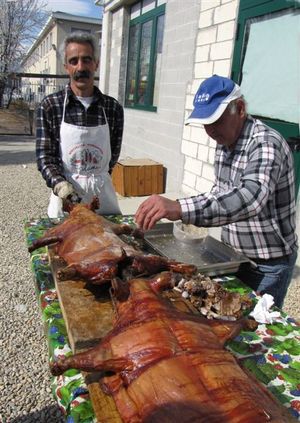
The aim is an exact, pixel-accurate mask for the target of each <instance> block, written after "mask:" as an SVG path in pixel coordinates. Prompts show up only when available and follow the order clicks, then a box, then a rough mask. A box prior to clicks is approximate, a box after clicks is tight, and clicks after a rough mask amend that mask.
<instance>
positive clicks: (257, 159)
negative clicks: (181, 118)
mask: <svg viewBox="0 0 300 423" xmlns="http://www.w3.org/2000/svg"><path fill="white" fill-rule="evenodd" d="M178 201H179V202H180V204H181V208H182V213H183V219H182V220H183V222H185V223H191V224H194V225H197V226H206V227H209V226H222V241H223V242H224V243H226V244H228V245H229V246H231V247H233V248H234V249H236V250H237V251H240V252H241V253H243V254H245V255H246V256H248V257H249V258H253V259H266V260H267V259H272V258H278V257H282V256H285V255H289V254H291V253H292V252H293V251H295V250H296V249H297V235H296V234H295V227H296V205H295V184H294V162H293V156H292V153H291V150H290V148H289V146H288V144H287V142H286V141H285V140H284V138H283V137H282V136H281V135H280V134H279V133H278V132H276V131H275V130H273V129H271V128H269V127H268V126H266V125H264V124H263V123H262V122H261V121H259V120H257V119H254V118H253V117H251V116H248V118H247V120H246V122H245V125H244V127H243V130H242V133H241V135H240V137H239V139H238V141H237V144H236V146H235V148H234V150H233V151H229V150H228V149H227V148H226V147H224V146H221V145H217V147H216V153H215V184H214V186H213V187H212V189H211V191H210V192H209V193H204V194H199V195H197V196H194V197H190V198H185V199H181V200H178Z"/></svg>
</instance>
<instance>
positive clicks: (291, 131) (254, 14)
mask: <svg viewBox="0 0 300 423" xmlns="http://www.w3.org/2000/svg"><path fill="white" fill-rule="evenodd" d="M296 9H297V13H298V12H299V9H300V2H299V1H297V0H240V5H239V14H238V23H237V32H236V40H235V46H234V53H233V61H232V72H231V78H232V79H233V80H234V81H235V82H237V83H239V84H240V83H241V81H242V77H243V64H244V59H245V54H246V49H247V43H248V36H249V27H250V25H251V20H252V21H253V18H263V17H264V16H266V17H269V16H272V14H273V16H275V14H276V13H277V14H278V12H279V13H280V12H283V13H285V12H287V11H294V10H295V11H296ZM266 54H268V52H266ZM295 89H298V87H295ZM246 100H247V99H246ZM254 116H255V117H257V118H258V119H260V120H261V121H263V122H265V123H266V124H267V125H268V126H270V127H272V128H274V129H275V130H277V131H278V132H280V133H281V134H282V135H283V136H284V138H285V139H286V140H287V142H288V144H289V146H290V147H291V150H292V151H293V157H294V168H295V190H296V196H297V197H299V188H300V131H299V122H298V124H297V123H293V122H287V121H284V120H280V116H278V119H271V118H268V117H264V116H259V115H254Z"/></svg>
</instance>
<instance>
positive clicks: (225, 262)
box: [144, 223, 251, 276]
mask: <svg viewBox="0 0 300 423" xmlns="http://www.w3.org/2000/svg"><path fill="white" fill-rule="evenodd" d="M144 242H145V246H146V249H147V250H150V251H151V252H153V253H154V254H159V255H161V256H165V257H167V258H169V259H173V260H176V261H180V262H183V263H188V264H194V265H195V266H197V268H198V269H199V272H201V273H203V274H205V275H208V276H217V275H225V274H233V273H236V272H237V271H238V270H239V268H240V266H241V265H242V264H244V263H249V264H250V263H251V261H250V260H249V259H248V258H247V257H245V256H243V255H241V254H239V253H237V252H236V251H235V250H233V249H232V248H230V247H228V246H227V245H225V244H224V243H223V242H220V241H218V240H217V239H215V238H213V237H211V236H209V235H208V236H206V237H204V238H202V239H199V240H194V241H193V243H190V244H189V243H185V242H182V241H180V240H178V239H177V238H175V237H174V235H173V223H158V224H157V225H156V226H155V227H154V228H153V229H151V230H150V231H147V232H146V233H145V239H144Z"/></svg>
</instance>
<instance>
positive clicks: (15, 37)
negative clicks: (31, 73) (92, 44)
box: [0, 0, 49, 106]
mask: <svg viewBox="0 0 300 423" xmlns="http://www.w3.org/2000/svg"><path fill="white" fill-rule="evenodd" d="M45 6H46V3H41V2H40V1H39V0H0V106H1V104H2V98H3V93H4V89H5V86H6V83H7V77H8V75H9V74H10V73H12V72H16V71H18V70H19V68H20V64H21V62H22V59H23V58H24V56H25V54H26V51H27V50H28V48H29V46H30V45H31V44H32V43H33V42H34V41H35V39H36V37H37V34H38V33H39V32H40V31H41V29H42V28H43V26H44V24H45V22H46V19H47V17H48V16H49V14H48V13H47V12H45V10H44V7H45Z"/></svg>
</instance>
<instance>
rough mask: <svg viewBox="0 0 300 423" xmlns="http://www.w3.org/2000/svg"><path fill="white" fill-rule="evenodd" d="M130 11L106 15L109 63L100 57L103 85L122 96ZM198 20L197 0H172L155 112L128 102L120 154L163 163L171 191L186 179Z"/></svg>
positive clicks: (109, 92)
mask: <svg viewBox="0 0 300 423" xmlns="http://www.w3.org/2000/svg"><path fill="white" fill-rule="evenodd" d="M187 3H188V7H187ZM127 13H128V12H127V10H126V9H124V8H120V9H118V10H117V11H115V12H113V11H112V12H111V13H110V12H107V13H106V15H105V18H104V19H107V21H106V24H107V22H108V21H109V22H110V23H108V26H109V28H108V29H107V34H108V35H107V39H106V41H105V40H103V41H102V42H104V43H106V44H105V50H106V52H109V54H107V57H106V61H107V63H106V65H105V63H103V62H102V60H101V63H102V64H103V66H106V74H107V73H108V74H109V76H108V77H107V78H106V81H105V83H103V84H102V82H103V81H101V73H100V88H101V89H102V90H104V92H106V93H107V94H109V95H112V96H114V97H116V98H118V99H119V100H120V101H121V102H122V101H123V98H124V91H125V76H126V67H125V65H124V63H126V56H127V48H126V40H127V34H126V30H127V28H128V25H127V23H128V15H127ZM198 21H199V0H188V1H184V2H183V1H179V0H168V2H167V4H166V20H165V31H164V41H163V52H162V67H161V77H160V90H159V100H158V106H157V112H148V111H147V112H146V111H140V110H134V109H127V108H125V128H124V137H123V146H122V152H121V157H122V158H125V157H134V158H150V159H153V160H156V161H158V162H160V163H162V164H163V165H164V167H165V169H166V188H167V190H168V191H178V190H179V189H180V187H181V184H182V173H183V165H184V156H183V154H182V152H181V144H182V132H183V125H184V113H185V97H186V91H187V84H188V83H190V84H191V81H192V79H193V69H194V56H195V46H196V38H195V34H196V33H197V25H198ZM103 24H104V23H103ZM104 25H105V24H104ZM110 34H111V41H110V43H109V39H110ZM123 43H124V45H123ZM102 48H103V44H102ZM102 54H103V51H102ZM101 57H102V56H101Z"/></svg>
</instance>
